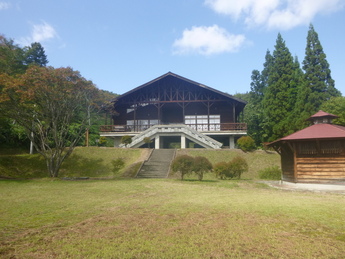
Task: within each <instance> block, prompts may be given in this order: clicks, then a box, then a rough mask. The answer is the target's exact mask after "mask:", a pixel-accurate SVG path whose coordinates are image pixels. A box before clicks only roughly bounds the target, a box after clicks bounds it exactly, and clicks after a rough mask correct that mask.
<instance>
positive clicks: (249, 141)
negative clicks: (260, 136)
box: [237, 136, 255, 152]
mask: <svg viewBox="0 0 345 259" xmlns="http://www.w3.org/2000/svg"><path fill="white" fill-rule="evenodd" d="M237 146H238V147H239V148H240V149H242V150H243V151H244V152H248V151H252V150H254V149H255V141H254V139H253V138H252V137H250V136H243V137H240V138H239V139H238V140H237Z"/></svg>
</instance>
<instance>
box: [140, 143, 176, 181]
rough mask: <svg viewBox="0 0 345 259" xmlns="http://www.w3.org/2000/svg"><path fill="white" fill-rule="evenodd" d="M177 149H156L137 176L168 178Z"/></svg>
mask: <svg viewBox="0 0 345 259" xmlns="http://www.w3.org/2000/svg"><path fill="white" fill-rule="evenodd" d="M174 157H175V149H154V150H153V152H152V154H151V156H150V158H149V160H148V161H146V162H145V163H144V165H143V166H142V167H141V169H140V171H139V172H138V174H137V178H167V177H168V174H169V168H170V164H171V161H172V160H173V159H174Z"/></svg>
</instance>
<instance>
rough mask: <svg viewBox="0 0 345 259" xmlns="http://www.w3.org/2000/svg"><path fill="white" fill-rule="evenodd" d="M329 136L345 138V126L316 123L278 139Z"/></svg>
mask: <svg viewBox="0 0 345 259" xmlns="http://www.w3.org/2000/svg"><path fill="white" fill-rule="evenodd" d="M328 138H345V127H343V126H339V125H333V124H314V125H312V126H310V127H308V128H305V129H302V130H300V131H297V132H295V133H292V134H291V135H289V136H286V137H284V138H281V139H279V140H278V141H284V140H303V139H306V140H307V139H328Z"/></svg>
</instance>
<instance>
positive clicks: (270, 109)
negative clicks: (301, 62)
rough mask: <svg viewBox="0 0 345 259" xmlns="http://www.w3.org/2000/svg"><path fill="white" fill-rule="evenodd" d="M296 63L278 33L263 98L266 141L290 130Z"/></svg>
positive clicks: (294, 97) (294, 95)
mask: <svg viewBox="0 0 345 259" xmlns="http://www.w3.org/2000/svg"><path fill="white" fill-rule="evenodd" d="M295 65H296V64H295V63H294V60H293V57H292V55H291V53H290V51H289V49H288V48H287V47H286V45H285V41H284V40H283V38H282V36H281V34H280V33H279V34H278V37H277V41H276V45H275V50H274V52H273V61H272V65H271V67H270V69H269V71H268V79H267V89H266V90H265V95H264V98H263V100H262V104H263V110H264V116H265V119H266V121H265V122H264V123H263V129H264V132H265V135H266V137H265V138H264V141H273V140H275V139H277V138H280V137H283V136H285V135H286V134H287V132H289V130H290V126H291V121H290V120H289V118H290V117H289V115H290V113H291V112H292V111H293V109H294V106H295V100H296V95H297V88H296V85H297V83H296V82H295V77H294V74H295V69H296V67H295Z"/></svg>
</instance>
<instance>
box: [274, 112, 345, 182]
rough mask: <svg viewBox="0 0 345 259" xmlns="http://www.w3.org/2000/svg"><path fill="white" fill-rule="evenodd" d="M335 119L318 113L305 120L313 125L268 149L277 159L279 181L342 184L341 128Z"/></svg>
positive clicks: (344, 144) (344, 137)
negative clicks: (280, 171) (278, 161)
mask: <svg viewBox="0 0 345 259" xmlns="http://www.w3.org/2000/svg"><path fill="white" fill-rule="evenodd" d="M335 118H337V116H335V115H333V114H329V113H326V112H323V111H319V112H318V113H316V114H314V115H313V116H311V117H310V118H309V119H308V120H309V121H311V122H312V123H313V125H311V126H309V127H307V128H305V129H302V130H300V131H297V132H295V133H293V134H291V135H289V136H286V137H284V138H281V139H278V140H276V141H274V142H272V143H270V144H269V145H268V146H271V147H273V148H274V149H275V150H276V151H277V152H278V153H279V154H280V156H281V168H282V180H283V181H288V182H294V183H345V127H343V126H339V125H334V124H332V119H335Z"/></svg>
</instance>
